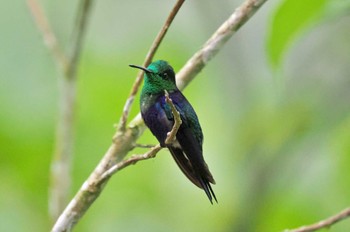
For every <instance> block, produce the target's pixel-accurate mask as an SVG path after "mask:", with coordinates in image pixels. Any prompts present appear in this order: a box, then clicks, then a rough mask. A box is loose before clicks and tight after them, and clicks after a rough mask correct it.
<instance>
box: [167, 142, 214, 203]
mask: <svg viewBox="0 0 350 232" xmlns="http://www.w3.org/2000/svg"><path fill="white" fill-rule="evenodd" d="M168 148H169V151H170V153H171V155H172V156H173V158H174V160H175V162H176V163H177V165H178V166H179V168H180V169H181V171H182V172H183V173H184V174H185V176H186V177H187V178H188V179H189V180H190V181H191V182H192V183H193V184H195V185H196V186H197V187H199V188H201V189H203V190H204V191H205V193H206V194H207V196H208V198H209V200H210V202H211V203H212V204H213V199H214V200H215V201H216V202H218V201H217V199H216V196H215V193H214V191H213V189H212V188H211V185H210V183H212V184H215V180H214V178H213V176H212V175H211V173H210V171H209V169H208V167H207V166H205V167H204V168H201V170H197V169H198V168H195V167H193V166H192V164H191V163H190V161H189V160H188V158H187V157H186V155H185V154H184V152H183V151H182V149H180V148H176V147H168ZM195 169H196V170H195Z"/></svg>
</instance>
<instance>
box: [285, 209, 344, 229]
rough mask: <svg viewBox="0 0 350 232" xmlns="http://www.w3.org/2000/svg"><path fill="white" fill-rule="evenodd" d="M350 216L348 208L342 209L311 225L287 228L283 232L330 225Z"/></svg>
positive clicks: (321, 227) (322, 227)
mask: <svg viewBox="0 0 350 232" xmlns="http://www.w3.org/2000/svg"><path fill="white" fill-rule="evenodd" d="M348 217H350V208H347V209H344V210H343V211H341V212H340V213H338V214H336V215H334V216H331V217H329V218H327V219H325V220H322V221H319V222H316V223H315V224H312V225H307V226H302V227H299V228H296V229H287V230H285V232H310V231H316V230H320V229H324V228H328V229H329V227H331V226H332V225H334V224H335V223H337V222H339V221H341V220H344V219H345V218H348Z"/></svg>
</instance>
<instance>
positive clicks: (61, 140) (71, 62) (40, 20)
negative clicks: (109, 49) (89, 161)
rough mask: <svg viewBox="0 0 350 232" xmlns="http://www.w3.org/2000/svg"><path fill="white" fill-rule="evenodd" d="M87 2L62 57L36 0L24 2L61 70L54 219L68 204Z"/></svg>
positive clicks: (51, 199) (51, 208) (53, 183)
mask: <svg viewBox="0 0 350 232" xmlns="http://www.w3.org/2000/svg"><path fill="white" fill-rule="evenodd" d="M91 2H92V1H91V0H82V1H81V4H80V6H79V9H78V10H79V11H80V14H78V17H77V25H76V29H74V32H75V33H74V35H75V36H74V37H73V39H72V40H71V46H70V47H71V48H70V50H69V54H68V55H67V56H66V55H65V54H64V53H63V52H62V50H61V48H60V46H59V43H58V42H57V39H56V36H55V34H54V33H53V31H52V29H51V27H50V25H49V22H48V19H47V17H46V16H45V14H44V12H43V10H42V8H41V6H40V5H39V3H38V2H37V1H36V0H27V4H28V7H29V9H30V11H31V13H32V15H33V17H34V21H35V23H36V25H37V27H38V29H39V31H40V32H41V33H42V35H43V38H44V42H45V44H46V46H47V48H48V49H49V50H50V51H51V53H52V56H53V58H54V60H55V61H56V64H57V65H58V66H59V67H60V70H61V71H62V74H63V75H62V77H63V78H60V80H59V113H58V122H57V127H56V138H55V148H54V153H53V160H52V163H51V182H50V195H49V211H50V215H51V217H52V219H53V220H56V219H57V217H58V216H59V214H60V213H61V212H62V210H63V209H64V207H65V206H66V204H67V201H68V193H69V188H70V182H71V181H70V179H71V178H70V168H71V157H72V153H73V143H74V115H75V102H76V79H77V66H78V61H79V57H80V54H81V50H82V49H81V48H82V44H83V38H84V35H85V30H86V25H87V20H88V16H89V12H90V8H91Z"/></svg>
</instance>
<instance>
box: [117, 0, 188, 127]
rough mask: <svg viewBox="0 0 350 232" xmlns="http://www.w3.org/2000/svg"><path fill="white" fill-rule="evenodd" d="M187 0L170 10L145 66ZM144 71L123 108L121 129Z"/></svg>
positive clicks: (148, 54) (145, 65) (179, 2)
mask: <svg viewBox="0 0 350 232" xmlns="http://www.w3.org/2000/svg"><path fill="white" fill-rule="evenodd" d="M184 1H185V0H177V2H176V3H175V5H174V7H173V9H172V10H171V11H170V14H169V16H168V18H167V19H166V21H165V23H164V25H163V26H162V28H161V29H160V31H159V33H158V35H157V36H156V38H155V39H154V41H153V43H152V45H151V48H150V49H149V51H148V53H147V55H146V58H145V61H144V62H143V67H147V66H148V65H149V64H150V63H151V61H152V59H153V56H154V54H155V53H156V51H157V49H158V47H159V45H160V43H161V42H162V40H163V38H164V36H165V34H166V33H167V31H168V28H169V27H170V25H171V23H172V22H173V20H174V18H175V16H176V14H177V13H178V11H179V10H180V8H181V6H182V4H183V3H184ZM142 74H143V71H140V72H139V73H138V74H137V77H136V80H135V82H134V84H133V86H132V88H131V92H130V94H129V97H128V99H127V100H126V103H125V105H124V109H123V114H122V117H121V119H120V122H119V126H118V128H119V129H120V130H125V126H126V122H127V119H128V117H129V112H130V109H131V106H132V104H133V102H134V99H135V95H136V94H137V91H138V89H139V87H140V85H141V82H142V80H143V75H142Z"/></svg>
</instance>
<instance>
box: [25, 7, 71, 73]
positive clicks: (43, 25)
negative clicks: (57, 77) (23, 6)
mask: <svg viewBox="0 0 350 232" xmlns="http://www.w3.org/2000/svg"><path fill="white" fill-rule="evenodd" d="M27 5H28V8H29V9H30V12H31V14H32V16H33V18H34V21H35V24H36V26H37V27H38V29H39V31H40V32H41V34H42V36H43V39H44V43H45V45H46V46H47V48H48V49H49V51H50V52H51V53H52V56H53V58H54V60H55V62H56V64H57V66H58V67H59V68H60V70H62V71H64V70H66V69H67V64H68V62H67V59H66V56H65V55H64V53H63V52H62V49H61V48H60V46H59V44H58V42H57V39H56V36H55V34H54V33H53V31H52V29H51V27H50V24H49V22H48V19H47V17H46V16H45V14H44V11H43V9H42V7H41V6H40V4H39V3H38V2H37V0H27Z"/></svg>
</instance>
